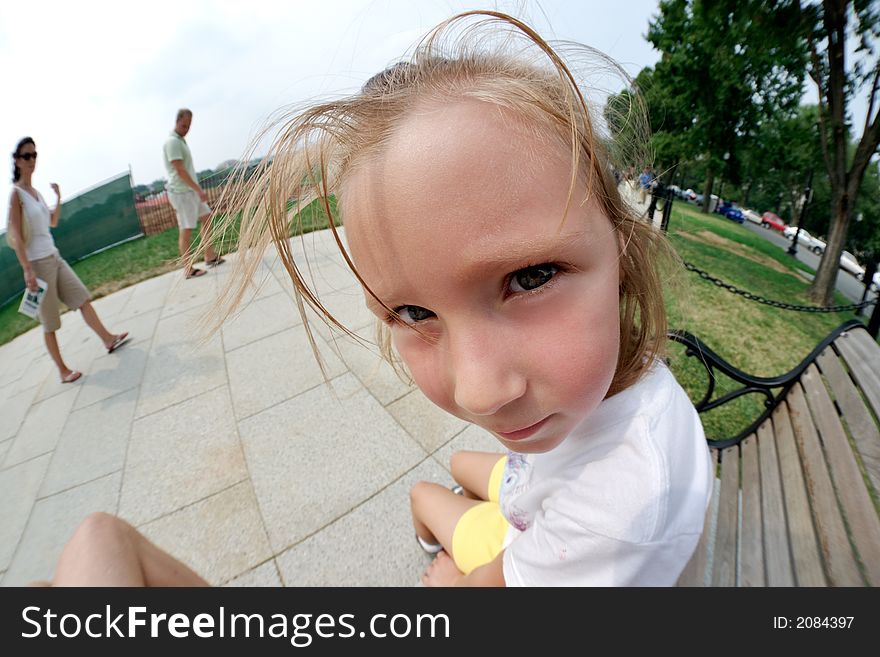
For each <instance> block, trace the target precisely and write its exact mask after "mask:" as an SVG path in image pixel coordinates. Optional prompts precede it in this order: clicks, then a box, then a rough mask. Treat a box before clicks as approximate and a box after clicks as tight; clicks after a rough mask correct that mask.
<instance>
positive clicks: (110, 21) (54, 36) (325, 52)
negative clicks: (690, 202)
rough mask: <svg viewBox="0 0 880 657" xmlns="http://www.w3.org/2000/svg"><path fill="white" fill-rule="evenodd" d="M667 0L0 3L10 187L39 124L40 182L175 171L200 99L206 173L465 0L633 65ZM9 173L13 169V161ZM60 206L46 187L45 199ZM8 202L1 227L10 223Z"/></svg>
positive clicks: (632, 69) (2, 111)
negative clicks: (183, 125)
mask: <svg viewBox="0 0 880 657" xmlns="http://www.w3.org/2000/svg"><path fill="white" fill-rule="evenodd" d="M656 6H657V1H656V0H628V1H627V2H626V3H616V2H607V1H599V0H582V1H573V0H568V1H563V0H540V2H536V1H532V2H529V1H517V2H512V1H504V0H499V1H497V2H492V1H491V0H490V1H487V0H482V1H480V0H472V1H470V2H467V1H459V0H418V1H414V0H308V1H301V0H288V1H284V2H280V1H279V2H275V1H268V0H247V1H245V2H242V1H240V0H237V1H223V2H201V1H193V0H175V1H173V2H166V1H164V0H150V1H149V2H122V1H120V0H113V1H112V2H92V1H89V0H81V1H80V2H70V1H69V0H66V1H64V2H50V1H41V0H30V1H27V2H25V1H19V2H3V3H2V4H0V71H2V72H3V73H2V81H3V83H2V89H3V91H2V96H3V101H2V102H0V148H2V149H3V152H4V153H5V154H6V160H5V162H6V167H7V169H6V170H5V171H6V172H8V175H2V174H0V181H2V182H0V193H2V194H3V198H4V199H5V198H8V196H9V191H10V190H9V185H10V182H9V181H10V177H9V176H11V157H10V156H9V154H11V152H12V150H13V149H14V147H15V144H16V143H17V142H18V140H19V139H20V138H21V137H23V136H25V135H30V136H32V137H33V138H34V140H35V141H36V143H37V150H38V151H39V154H40V159H39V165H38V168H37V172H36V175H35V177H34V184H35V186H36V187H37V188H38V189H39V190H40V191H42V192H43V195H44V196H46V198H47V200H49V199H50V193H49V183H50V182H58V183H59V184H60V185H61V188H62V192H63V194H64V196H65V197H70V196H72V195H74V194H75V193H77V192H80V191H83V190H85V189H86V188H88V187H90V186H92V185H94V184H95V183H97V182H99V181H101V180H104V179H106V178H108V177H111V176H114V175H116V174H118V173H120V172H124V171H126V170H127V169H128V167H129V166H131V170H132V174H133V177H134V181H135V183H149V182H151V181H153V180H155V179H156V178H160V177H164V175H165V171H164V168H163V165H162V158H161V146H162V142H163V141H164V139H165V137H166V135H167V134H168V132H169V131H170V130H171V129H172V128H173V125H174V115H175V113H176V110H177V109H178V107H184V106H185V107H189V108H191V109H192V110H193V112H194V117H193V127H192V130H191V131H190V134H189V136H188V137H187V141H188V142H189V144H190V147H191V149H192V152H193V160H194V163H195V166H196V169H197V170H202V169H208V168H214V167H216V166H217V165H218V164H219V163H221V162H223V161H224V160H228V159H232V158H238V157H239V156H240V155H241V154H242V153H243V151H244V150H245V148H246V146H247V145H248V143H249V141H250V140H251V138H252V137H253V135H254V134H255V132H256V131H257V130H258V129H259V128H260V127H261V126H262V125H263V124H264V122H265V120H266V119H267V117H268V116H269V114H271V113H272V112H273V111H274V110H276V109H277V108H279V107H281V106H282V105H286V104H290V103H297V102H302V101H304V100H307V99H310V98H314V97H320V96H328V95H333V94H337V93H340V92H345V91H346V90H352V89H354V88H356V87H358V86H359V85H360V84H361V83H362V82H363V81H364V80H366V79H367V78H368V77H369V76H370V75H372V74H373V73H375V72H377V71H378V70H380V69H382V68H384V67H385V66H387V65H388V64H389V63H391V62H393V61H395V60H396V59H398V58H399V57H400V56H401V55H402V54H403V53H404V52H405V51H406V50H407V49H408V48H409V47H410V46H412V45H413V44H414V43H415V42H417V41H418V39H419V37H421V36H422V35H423V34H424V33H425V32H426V31H427V30H429V29H430V28H432V27H433V26H434V25H435V24H437V23H439V22H440V21H442V20H443V19H445V18H448V17H450V16H452V15H453V14H455V13H457V12H459V11H463V10H466V9H476V8H499V9H502V10H505V11H508V12H510V13H514V14H516V15H518V16H520V17H523V18H525V19H527V20H528V21H529V22H530V23H531V24H532V25H533V26H534V27H536V28H537V29H538V31H539V32H540V33H541V34H542V35H543V36H545V37H550V38H558V39H569V40H575V41H579V42H581V43H586V44H588V45H590V46H593V47H595V48H597V49H599V50H601V51H603V52H605V53H606V54H608V55H610V56H611V57H613V58H614V59H615V60H617V61H618V62H620V63H621V64H622V65H623V66H624V67H625V68H626V70H627V71H628V72H629V73H630V74H632V75H635V74H636V73H638V71H639V70H641V68H642V67H644V66H648V65H653V64H654V63H655V62H656V61H657V53H656V52H654V51H653V50H652V48H651V46H650V44H648V43H647V42H646V41H645V39H644V34H645V32H646V31H647V25H648V20H649V18H650V16H651V15H652V14H653V13H655V12H656ZM4 173H5V172H4ZM50 204H51V200H50ZM5 214H6V212H5V211H4V212H3V215H4V216H3V217H2V220H0V226H2V225H4V224H5V220H6V217H5Z"/></svg>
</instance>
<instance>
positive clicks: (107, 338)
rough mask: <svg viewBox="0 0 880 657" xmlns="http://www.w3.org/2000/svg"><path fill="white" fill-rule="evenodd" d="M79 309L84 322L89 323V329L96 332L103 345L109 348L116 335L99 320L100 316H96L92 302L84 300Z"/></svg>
mask: <svg viewBox="0 0 880 657" xmlns="http://www.w3.org/2000/svg"><path fill="white" fill-rule="evenodd" d="M79 311H80V312H81V313H82V317H83V320H84V321H85V323H86V324H88V325H89V328H90V329H92V330H93V331H94V332H95V333H97V334H98V337H99V338H101V342H103V343H104V346H105V347H106V348H107V349H109V348H110V347H111V345H112V344H113V341H114V340H115V339H116V336H115V335H114V334H113V333H111V332H110V331H108V330H107V328H106V327H105V326H104V324H103V323H102V322H101V318H100V317H98V313H97V312H96V311H95V307H94V306H93V305H92V302H91V301H86V302H85V303H84V304H83V305H81V306H80V307H79Z"/></svg>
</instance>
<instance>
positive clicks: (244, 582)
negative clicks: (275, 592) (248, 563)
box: [224, 559, 283, 588]
mask: <svg viewBox="0 0 880 657" xmlns="http://www.w3.org/2000/svg"><path fill="white" fill-rule="evenodd" d="M224 586H236V587H238V586H242V587H255V586H256V587H262V588H270V587H275V586H283V585H282V583H281V578H280V577H279V576H278V567H277V566H276V565H275V560H274V559H270V560H269V561H267V562H265V563H262V564H260V565H259V566H257V567H256V568H253V569H252V570H249V571H247V572H246V573H244V574H242V575H239V576H238V577H236V578H235V579H233V580H231V581H229V582H226V583H225V584H224Z"/></svg>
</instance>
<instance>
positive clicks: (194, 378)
mask: <svg viewBox="0 0 880 657" xmlns="http://www.w3.org/2000/svg"><path fill="white" fill-rule="evenodd" d="M195 319H196V315H194V314H193V313H183V314H179V315H176V316H174V317H171V318H169V319H163V320H160V321H159V325H158V326H157V327H156V333H155V335H154V336H153V344H152V346H151V348H150V353H149V356H148V359H147V366H146V369H145V370H144V376H143V381H142V384H141V394H140V399H139V401H138V408H137V411H136V415H137V417H142V416H144V415H147V414H149V413H154V412H156V411H158V410H161V409H163V408H165V407H167V406H170V405H172V404H174V403H177V402H180V401H183V400H185V399H190V398H192V397H195V396H196V395H198V394H201V393H202V392H204V391H206V390H210V389H212V388H216V387H217V386H220V385H223V384H225V383H226V367H225V362H224V358H223V348H222V343H221V340H220V336H219V335H215V336H214V337H212V338H211V339H209V340H208V341H207V342H205V343H201V342H200V341H199V340H200V335H199V333H198V329H197V326H196V324H195Z"/></svg>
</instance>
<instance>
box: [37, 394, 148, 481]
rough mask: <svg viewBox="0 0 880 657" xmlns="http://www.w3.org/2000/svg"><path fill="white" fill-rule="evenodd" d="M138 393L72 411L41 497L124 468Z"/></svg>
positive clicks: (116, 397) (110, 398) (53, 457)
mask: <svg viewBox="0 0 880 657" xmlns="http://www.w3.org/2000/svg"><path fill="white" fill-rule="evenodd" d="M137 395H138V391H137V390H128V391H126V392H123V393H121V394H118V395H115V396H113V397H109V398H107V399H103V400H101V401H98V402H96V403H95V404H93V405H91V406H89V407H88V408H83V409H82V410H79V411H74V412H72V413H71V414H70V417H69V419H68V420H67V424H66V425H65V427H64V431H63V432H62V434H61V437H60V438H59V439H58V445H57V447H56V448H55V451H54V453H53V454H52V462H51V464H50V466H49V470H48V472H47V473H46V477H45V479H44V481H43V485H42V488H41V489H40V496H41V497H45V496H47V495H52V494H54V493H57V492H59V491H62V490H65V489H67V488H72V487H73V486H78V485H79V484H83V483H85V482H87V481H92V480H93V479H98V478H99V477H103V476H105V475H108V474H110V473H111V472H116V471H118V470H122V466H123V465H124V464H125V453H126V450H127V448H128V437H129V434H130V433H131V422H132V418H133V417H134V408H135V404H136V403H137Z"/></svg>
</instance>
